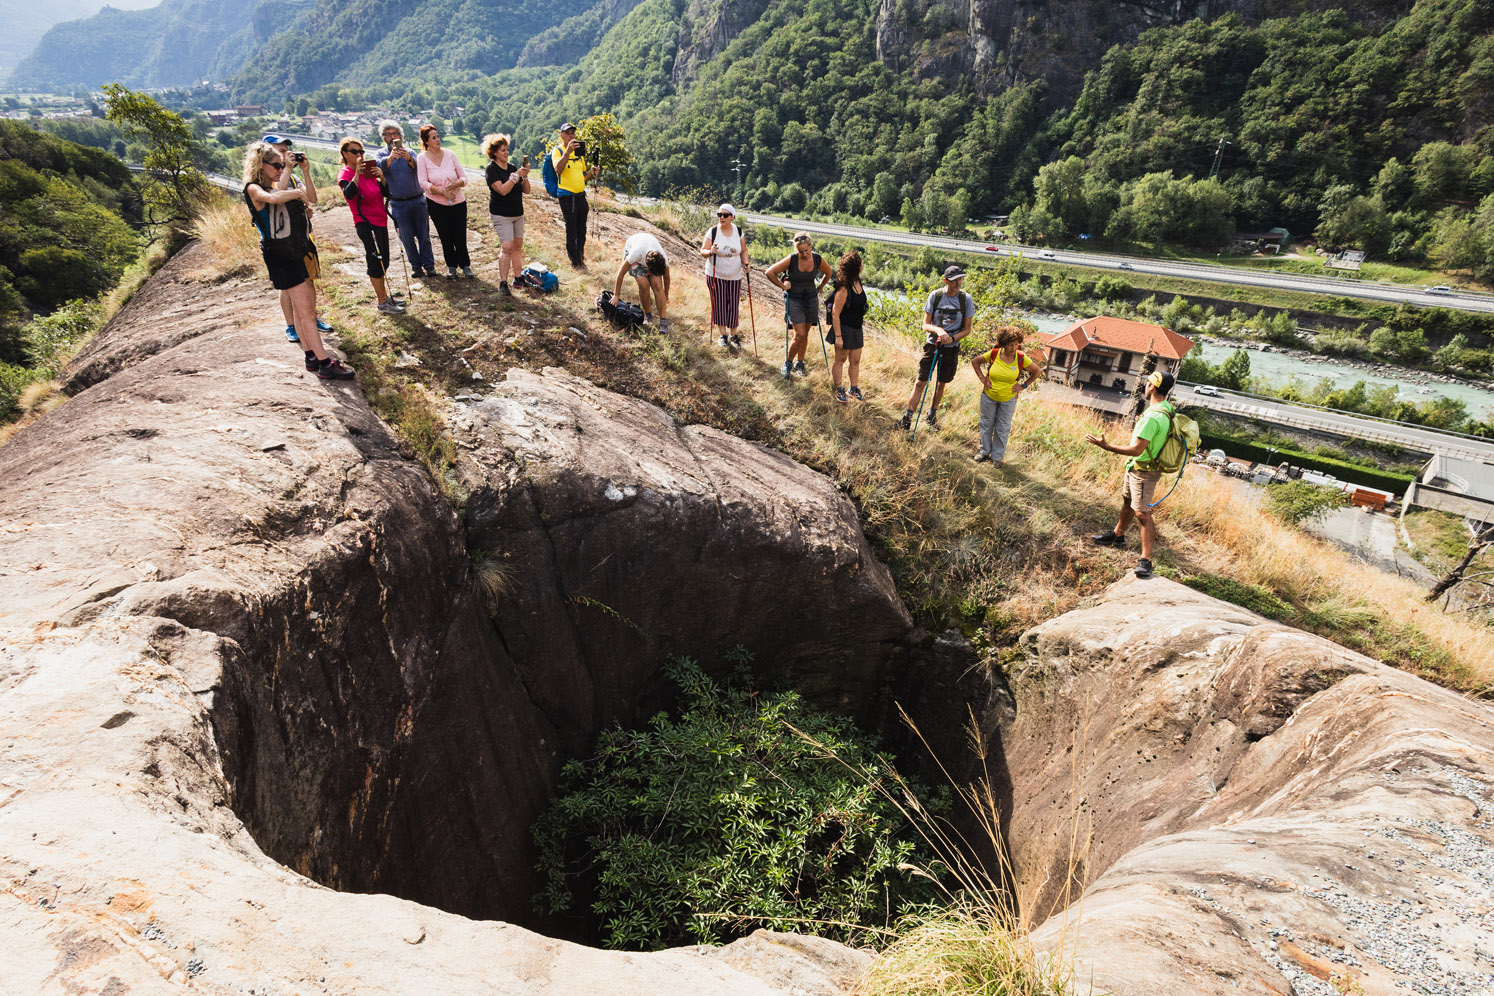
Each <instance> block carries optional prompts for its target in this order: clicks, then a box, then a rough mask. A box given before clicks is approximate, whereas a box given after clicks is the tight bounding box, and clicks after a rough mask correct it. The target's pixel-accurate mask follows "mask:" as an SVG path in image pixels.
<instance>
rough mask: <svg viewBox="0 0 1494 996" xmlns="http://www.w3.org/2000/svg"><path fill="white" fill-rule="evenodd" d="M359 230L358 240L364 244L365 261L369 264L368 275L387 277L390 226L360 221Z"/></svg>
mask: <svg viewBox="0 0 1494 996" xmlns="http://www.w3.org/2000/svg"><path fill="white" fill-rule="evenodd" d="M357 229H358V238H359V239H360V240H361V241H362V242H363V260H364V262H365V263H367V264H368V275H369V276H370V277H384V276H386V275H387V274H388V273H389V226H388V225H374V224H372V223H371V222H367V221H360V222H358V224H357Z"/></svg>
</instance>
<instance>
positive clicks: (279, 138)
mask: <svg viewBox="0 0 1494 996" xmlns="http://www.w3.org/2000/svg"><path fill="white" fill-rule="evenodd" d="M264 141H265V142H266V143H267V144H269V145H294V144H295V143H294V142H292V141H291V140H290V139H288V138H286V137H285V136H284V135H266V136H265V137H264Z"/></svg>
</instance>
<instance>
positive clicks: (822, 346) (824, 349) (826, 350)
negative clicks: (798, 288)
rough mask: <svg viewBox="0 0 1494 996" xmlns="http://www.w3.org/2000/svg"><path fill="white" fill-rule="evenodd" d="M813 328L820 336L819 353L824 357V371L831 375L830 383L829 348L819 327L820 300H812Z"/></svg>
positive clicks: (832, 381)
mask: <svg viewBox="0 0 1494 996" xmlns="http://www.w3.org/2000/svg"><path fill="white" fill-rule="evenodd" d="M814 330H815V332H816V333H818V334H819V337H820V355H821V356H823V357H824V358H825V373H826V374H829V375H830V377H831V383H832V384H833V383H834V382H835V380H834V375H833V374H830V350H829V348H828V347H827V346H826V345H825V330H824V329H823V328H821V327H820V302H819V301H818V300H816V301H815V302H814Z"/></svg>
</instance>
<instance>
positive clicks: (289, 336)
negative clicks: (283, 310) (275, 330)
mask: <svg viewBox="0 0 1494 996" xmlns="http://www.w3.org/2000/svg"><path fill="white" fill-rule="evenodd" d="M285 341H286V342H300V341H301V337H300V336H298V335H296V327H295V326H294V325H287V326H286V327H285Z"/></svg>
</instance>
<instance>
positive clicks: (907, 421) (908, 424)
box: [900, 411, 913, 432]
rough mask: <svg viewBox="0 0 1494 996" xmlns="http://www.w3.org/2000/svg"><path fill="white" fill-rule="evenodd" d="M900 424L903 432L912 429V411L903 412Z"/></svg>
mask: <svg viewBox="0 0 1494 996" xmlns="http://www.w3.org/2000/svg"><path fill="white" fill-rule="evenodd" d="M900 424H901V425H902V427H903V431H904V432H912V431H913V413H912V412H909V411H905V412H903V417H902V420H901V422H900Z"/></svg>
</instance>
